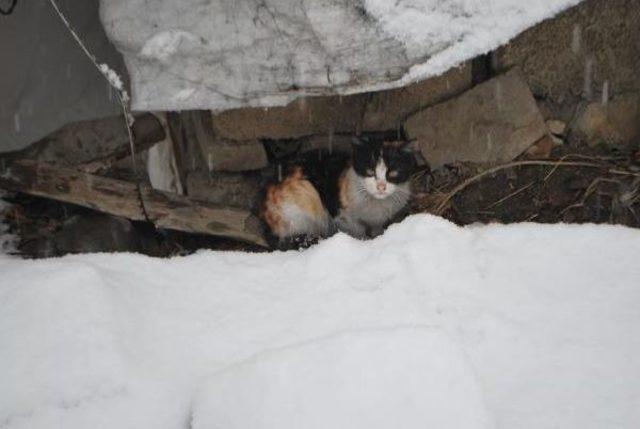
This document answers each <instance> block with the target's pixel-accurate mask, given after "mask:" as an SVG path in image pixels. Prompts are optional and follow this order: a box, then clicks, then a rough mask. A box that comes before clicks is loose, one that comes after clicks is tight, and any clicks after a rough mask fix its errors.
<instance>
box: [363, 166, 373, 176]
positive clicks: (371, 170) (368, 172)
mask: <svg viewBox="0 0 640 429" xmlns="http://www.w3.org/2000/svg"><path fill="white" fill-rule="evenodd" d="M365 173H367V176H373V173H374V171H373V169H372V168H367V171H365Z"/></svg>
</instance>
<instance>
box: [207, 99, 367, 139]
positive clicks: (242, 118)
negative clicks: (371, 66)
mask: <svg viewBox="0 0 640 429" xmlns="http://www.w3.org/2000/svg"><path fill="white" fill-rule="evenodd" d="M365 102H366V96H364V95H352V96H347V97H337V96H336V97H307V98H299V99H297V100H295V101H293V102H292V103H290V104H288V105H286V106H284V107H269V108H244V109H233V110H227V111H225V112H222V113H219V114H213V118H212V120H213V130H214V132H215V133H216V135H217V136H219V137H220V138H223V139H228V140H253V139H259V138H269V139H285V138H296V137H303V136H309V135H313V134H328V133H332V132H345V133H355V132H356V131H357V130H358V129H360V128H361V127H360V123H361V121H362V115H363V113H364V109H365Z"/></svg>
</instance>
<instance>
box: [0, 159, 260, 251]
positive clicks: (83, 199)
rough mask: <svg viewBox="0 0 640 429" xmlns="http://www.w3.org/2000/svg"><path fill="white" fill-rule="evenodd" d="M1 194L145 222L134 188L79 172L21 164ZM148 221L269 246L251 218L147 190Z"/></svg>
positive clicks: (4, 177)
mask: <svg viewBox="0 0 640 429" xmlns="http://www.w3.org/2000/svg"><path fill="white" fill-rule="evenodd" d="M0 188H4V189H8V190H11V191H15V192H22V193H25V194H29V195H35V196H39V197H45V198H50V199H54V200H57V201H62V202H66V203H71V204H77V205H80V206H83V207H88V208H91V209H94V210H98V211H101V212H104V213H109V214H111V215H115V216H121V217H125V218H128V219H131V220H136V221H144V220H146V217H145V214H144V212H143V210H142V207H141V204H140V198H139V194H138V189H137V186H136V184H135V183H131V182H127V181H123V180H117V179H111V178H107V177H102V176H97V175H94V174H89V173H84V172H81V171H77V170H75V169H71V168H67V167H61V166H55V165H50V164H45V163H40V162H36V161H27V160H21V161H16V162H14V163H12V164H11V165H9V166H8V167H7V169H6V171H4V172H1V173H0ZM141 193H142V197H143V200H144V206H145V209H146V212H147V214H148V216H149V220H150V221H151V222H153V223H154V224H155V225H156V226H157V227H159V228H166V229H174V230H177V231H185V232H191V233H199V234H208V235H215V236H221V237H227V238H233V239H237V240H241V241H245V242H249V243H253V244H257V245H260V246H266V245H267V244H266V242H265V240H264V237H263V235H262V231H261V227H260V222H259V220H258V219H257V217H256V216H254V215H253V214H252V213H251V212H249V211H247V210H242V209H236V208H231V207H223V206H219V205H216V204H212V203H207V202H204V201H196V200H192V199H189V198H187V197H184V196H181V195H176V194H171V193H167V192H160V191H157V190H154V189H152V188H150V187H149V186H146V185H143V186H142V188H141Z"/></svg>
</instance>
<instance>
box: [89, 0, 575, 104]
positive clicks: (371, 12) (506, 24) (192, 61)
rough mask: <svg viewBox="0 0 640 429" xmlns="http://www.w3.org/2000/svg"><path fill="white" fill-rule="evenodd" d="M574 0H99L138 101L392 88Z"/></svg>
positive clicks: (499, 40) (231, 99)
mask: <svg viewBox="0 0 640 429" xmlns="http://www.w3.org/2000/svg"><path fill="white" fill-rule="evenodd" d="M579 2H580V0H529V1H526V2H525V1H522V0H395V1H390V0H259V1H258V0H208V1H202V0H181V1H158V2H148V1H147V0H101V18H102V21H103V23H104V26H105V29H106V32H107V35H108V36H109V37H110V38H111V40H112V41H113V42H114V44H115V45H116V46H117V47H118V48H119V50H120V51H121V52H122V54H123V55H124V57H125V61H126V64H127V68H128V70H129V73H130V75H131V79H132V82H133V107H134V108H135V109H142V110H149V109H150V110H153V109H194V108H203V109H227V108H233V107H241V106H248V105H261V106H270V105H278V104H284V103H286V102H288V101H290V100H291V99H293V98H295V97H297V96H299V95H303V94H328V93H341V94H346V93H353V92H363V91H367V90H373V89H384V88H389V87H397V86H402V85H404V84H407V83H409V82H411V81H414V80H418V79H423V78H426V77H429V76H433V75H437V74H440V73H442V72H444V71H446V70H447V69H449V68H451V67H454V66H456V65H457V64H460V63H461V62H462V61H465V60H468V59H470V58H473V57H474V56H477V55H479V54H483V53H486V52H488V51H490V50H492V49H495V48H497V47H499V46H500V45H502V44H504V43H506V42H507V41H508V40H510V39H511V38H513V37H514V36H516V35H517V34H518V33H520V32H522V31H523V30H525V29H526V28H528V27H531V26H533V25H534V24H536V23H538V22H540V21H541V20H543V19H545V18H549V17H552V16H554V15H555V14H557V13H558V12H560V11H562V10H564V9H566V8H568V7H570V6H572V5H575V4H577V3H579Z"/></svg>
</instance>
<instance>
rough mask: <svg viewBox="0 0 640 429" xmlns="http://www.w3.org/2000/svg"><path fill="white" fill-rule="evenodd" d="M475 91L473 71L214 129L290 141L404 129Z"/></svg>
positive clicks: (318, 100)
mask: <svg viewBox="0 0 640 429" xmlns="http://www.w3.org/2000/svg"><path fill="white" fill-rule="evenodd" d="M470 87H471V65H470V63H465V64H463V65H462V66H460V67H455V68H453V69H452V70H450V71H449V72H447V73H445V74H443V75H441V76H438V77H434V78H431V79H426V80H424V81H421V82H417V83H414V84H411V85H408V86H406V87H404V88H400V89H392V90H385V91H377V92H371V93H368V94H364V95H349V96H344V97H340V96H330V97H307V98H299V99H297V100H295V101H294V102H292V103H290V104H288V105H287V106H284V107H270V108H243V109H233V110H227V111H225V112H222V113H217V114H215V113H214V114H213V115H212V121H213V129H214V131H215V133H216V135H218V136H219V137H221V138H223V139H228V140H238V141H242V140H255V139H260V138H268V139H289V138H300V137H307V136H315V135H325V136H326V135H330V134H333V133H350V134H358V133H360V132H361V131H384V130H392V129H397V128H399V127H400V126H401V125H402V123H403V122H404V120H405V119H406V118H407V116H409V115H410V114H412V113H415V112H417V111H419V110H421V109H424V108H425V107H427V106H431V105H434V104H436V103H439V102H441V101H443V100H446V99H448V98H451V97H453V96H455V95H458V94H460V93H462V92H464V91H465V90H467V89H469V88H470Z"/></svg>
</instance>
